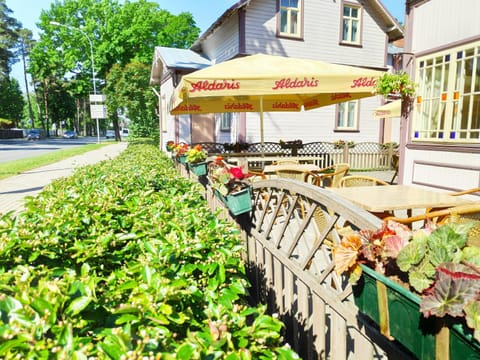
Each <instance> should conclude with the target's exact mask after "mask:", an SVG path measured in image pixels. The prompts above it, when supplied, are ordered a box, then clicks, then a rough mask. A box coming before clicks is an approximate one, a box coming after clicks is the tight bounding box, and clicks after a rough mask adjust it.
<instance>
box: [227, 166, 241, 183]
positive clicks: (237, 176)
mask: <svg viewBox="0 0 480 360" xmlns="http://www.w3.org/2000/svg"><path fill="white" fill-rule="evenodd" d="M229 171H230V174H232V176H233V177H234V178H235V179H238V180H242V179H243V171H242V169H241V168H239V167H232V168H230V170H229Z"/></svg>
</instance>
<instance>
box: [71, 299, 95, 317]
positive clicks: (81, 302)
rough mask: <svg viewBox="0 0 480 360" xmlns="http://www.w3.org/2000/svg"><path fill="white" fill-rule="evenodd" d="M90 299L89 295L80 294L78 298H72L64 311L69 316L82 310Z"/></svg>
mask: <svg viewBox="0 0 480 360" xmlns="http://www.w3.org/2000/svg"><path fill="white" fill-rule="evenodd" d="M91 301H92V298H91V297H89V296H80V297H78V298H75V299H73V300H72V301H71V302H70V305H68V307H67V309H66V310H65V312H66V313H67V315H69V316H74V315H77V314H78V313H80V312H81V311H83V310H84V309H85V308H86V307H87V306H88V305H89V304H90V302H91Z"/></svg>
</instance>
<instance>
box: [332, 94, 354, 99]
mask: <svg viewBox="0 0 480 360" xmlns="http://www.w3.org/2000/svg"><path fill="white" fill-rule="evenodd" d="M351 97H352V96H351V95H350V93H338V94H332V95H331V96H330V99H331V100H332V101H333V100H340V99H350V98H351Z"/></svg>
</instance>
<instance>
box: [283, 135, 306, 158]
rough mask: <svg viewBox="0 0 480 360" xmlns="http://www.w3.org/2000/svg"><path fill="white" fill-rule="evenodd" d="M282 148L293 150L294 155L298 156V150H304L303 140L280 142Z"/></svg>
mask: <svg viewBox="0 0 480 360" xmlns="http://www.w3.org/2000/svg"><path fill="white" fill-rule="evenodd" d="M279 144H280V147H281V148H282V149H291V150H292V155H293V156H296V155H297V153H298V149H302V148H303V142H302V140H300V139H298V140H291V141H283V140H280V141H279Z"/></svg>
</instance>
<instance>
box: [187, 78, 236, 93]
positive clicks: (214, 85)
mask: <svg viewBox="0 0 480 360" xmlns="http://www.w3.org/2000/svg"><path fill="white" fill-rule="evenodd" d="M238 89H240V83H239V82H238V81H235V80H220V81H217V80H214V81H208V80H204V81H197V82H196V83H193V84H192V88H191V89H190V92H191V93H193V92H195V91H218V90H238Z"/></svg>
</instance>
